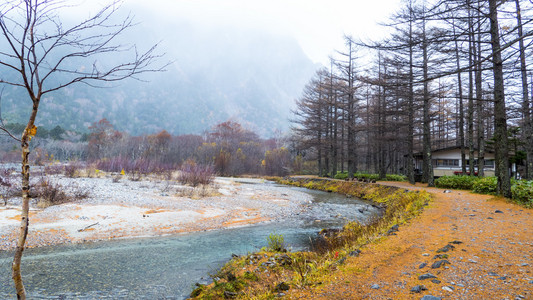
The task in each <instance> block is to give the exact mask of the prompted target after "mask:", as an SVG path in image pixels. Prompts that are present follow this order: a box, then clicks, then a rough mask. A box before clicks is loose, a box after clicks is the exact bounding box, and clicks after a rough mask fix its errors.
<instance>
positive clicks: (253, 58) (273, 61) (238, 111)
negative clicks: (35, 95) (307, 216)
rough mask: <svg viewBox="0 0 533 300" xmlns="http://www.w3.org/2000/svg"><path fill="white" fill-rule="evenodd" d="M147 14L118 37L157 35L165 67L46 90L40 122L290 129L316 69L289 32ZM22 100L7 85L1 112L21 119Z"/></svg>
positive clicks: (140, 128) (136, 130)
mask: <svg viewBox="0 0 533 300" xmlns="http://www.w3.org/2000/svg"><path fill="white" fill-rule="evenodd" d="M149 20H150V22H146V21H145V22H142V23H141V24H139V25H137V26H136V27H135V28H134V30H132V31H130V32H129V33H128V34H127V35H126V36H124V37H123V38H124V39H125V40H127V41H135V42H136V43H138V44H139V43H140V44H139V48H141V49H142V48H147V47H149V46H148V45H150V44H153V43H156V42H158V41H161V44H160V51H161V52H166V54H165V57H164V58H163V60H165V61H166V60H169V61H172V64H171V65H169V66H168V68H167V71H166V72H160V73H150V74H146V75H143V76H142V77H141V80H142V81H137V80H133V79H128V80H126V81H123V82H120V83H114V85H108V86H107V87H106V88H93V87H90V86H87V85H84V84H78V85H74V86H71V87H68V88H65V89H63V90H60V91H57V92H54V93H52V94H49V95H47V96H46V97H45V98H44V99H43V101H42V104H41V107H40V111H39V115H38V118H37V125H39V126H45V127H47V128H53V127H55V126H56V125H60V126H61V127H63V128H66V129H72V130H78V131H87V128H88V126H89V125H90V124H92V123H93V122H96V121H98V120H100V119H102V118H107V119H108V120H109V121H110V122H111V123H112V124H113V125H114V126H115V127H116V128H117V129H118V130H121V131H126V132H128V133H130V134H132V135H138V134H146V133H154V132H158V131H161V130H163V129H165V130H167V131H169V132H170V133H173V134H186V133H201V132H203V131H204V130H206V129H209V128H210V127H212V126H213V125H215V124H217V123H220V122H223V121H226V120H228V119H231V120H234V121H238V122H241V123H242V124H243V125H244V126H245V127H247V128H249V129H251V130H254V131H256V132H257V133H259V134H260V135H262V136H269V135H270V134H271V133H272V132H273V131H274V130H276V129H280V130H286V129H287V128H288V124H289V122H288V117H289V115H290V109H292V108H293V106H294V99H295V98H297V97H298V96H299V95H300V93H301V90H302V88H303V86H304V85H305V84H306V83H307V81H308V80H309V78H310V77H311V76H312V75H313V73H314V71H315V70H316V68H317V66H316V65H315V64H313V63H312V62H311V61H310V60H309V58H307V57H306V55H305V54H304V52H303V51H302V49H301V48H300V46H299V45H298V43H297V41H296V40H295V39H294V38H291V37H288V36H283V35H274V34H271V33H267V32H265V31H261V30H259V29H250V28H246V27H240V26H236V25H229V24H226V25H219V26H203V25H201V24H195V23H193V22H191V21H189V20H185V19H183V20H173V21H172V22H168V20H164V19H163V20H159V19H158V18H157V16H151V17H150V18H149ZM106 60H107V62H111V61H112V60H113V57H108V58H104V59H103V60H102V61H103V62H104V63H105V62H106ZM26 99H27V96H26V94H25V93H24V91H23V90H21V89H19V90H15V89H13V88H10V87H7V88H6V90H5V91H4V95H3V99H2V113H3V117H4V119H5V120H7V121H8V122H20V123H25V122H26V121H27V114H28V113H29V109H31V107H30V106H29V103H30V101H29V99H28V100H26Z"/></svg>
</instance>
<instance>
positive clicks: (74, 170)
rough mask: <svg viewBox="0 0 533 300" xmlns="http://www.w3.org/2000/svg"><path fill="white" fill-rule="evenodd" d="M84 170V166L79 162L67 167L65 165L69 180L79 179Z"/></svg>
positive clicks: (71, 163) (69, 164)
mask: <svg viewBox="0 0 533 300" xmlns="http://www.w3.org/2000/svg"><path fill="white" fill-rule="evenodd" d="M83 168H84V166H83V165H82V164H81V163H80V162H77V161H74V162H70V163H68V164H67V165H65V168H64V170H65V176H67V177H69V178H74V177H77V176H79V174H80V170H82V169H83Z"/></svg>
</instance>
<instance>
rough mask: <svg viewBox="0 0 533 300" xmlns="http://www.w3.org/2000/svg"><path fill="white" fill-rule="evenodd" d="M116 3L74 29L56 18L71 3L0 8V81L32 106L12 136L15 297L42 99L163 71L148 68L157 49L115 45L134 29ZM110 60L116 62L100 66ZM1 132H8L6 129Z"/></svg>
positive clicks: (29, 0) (17, 3)
mask: <svg viewBox="0 0 533 300" xmlns="http://www.w3.org/2000/svg"><path fill="white" fill-rule="evenodd" d="M120 4H121V1H118V0H113V1H111V2H110V3H109V4H107V5H106V6H104V7H103V8H102V9H100V10H99V11H98V12H96V14H94V16H90V17H88V18H87V19H85V20H83V21H81V22H79V23H77V24H74V25H66V22H63V19H62V15H61V14H62V13H63V12H64V11H66V10H68V9H70V8H72V1H65V0H8V1H3V3H2V4H0V39H1V40H2V41H1V46H0V83H2V84H4V85H8V86H12V87H16V88H22V89H24V90H25V91H26V92H27V95H28V96H29V100H30V102H28V106H29V107H31V112H30V114H29V117H28V123H27V124H26V128H25V130H24V132H23V133H22V136H21V137H20V138H17V137H15V136H12V137H13V138H14V139H15V140H17V141H18V142H20V145H21V150H22V219H21V225H20V234H19V237H18V243H17V247H16V250H15V254H14V259H13V264H12V277H13V281H14V283H15V288H16V291H17V298H18V299H25V298H26V291H25V289H24V285H23V282H22V276H21V271H20V264H21V260H22V253H23V251H24V247H25V243H26V236H27V234H28V223H29V222H28V221H29V220H28V210H29V200H30V198H29V191H30V185H29V179H30V165H29V155H30V147H29V144H30V141H31V139H32V137H33V136H35V134H36V132H37V127H36V126H35V120H36V117H37V113H38V111H39V105H40V104H41V100H42V99H43V96H45V95H47V94H49V93H51V92H54V91H57V90H61V89H63V88H66V87H69V86H72V85H74V84H77V83H85V84H88V85H96V84H98V82H110V81H119V80H123V79H126V78H131V77H133V78H135V77H136V75H138V74H140V73H143V72H148V71H161V70H162V69H163V68H164V66H162V67H156V68H154V67H152V66H153V63H154V62H155V60H156V59H157V58H159V57H160V55H158V54H156V53H155V50H156V46H153V47H152V48H150V49H148V50H147V51H145V52H138V51H137V49H136V47H135V46H127V45H122V44H120V43H118V42H117V38H118V37H119V36H120V35H121V34H123V33H124V32H125V31H126V30H127V29H130V28H131V27H132V26H134V25H135V24H134V22H133V17H132V16H130V15H128V16H126V17H125V18H123V19H121V20H120V21H116V18H115V15H116V12H117V10H118V9H119V7H120ZM63 16H64V15H63ZM118 54H120V56H119V55H118ZM109 56H112V57H113V58H114V59H116V61H114V62H113V63H112V64H111V65H110V66H105V61H109V58H107V59H105V58H106V57H109ZM21 101H23V100H22V99H21ZM0 129H1V130H3V131H5V132H7V129H6V128H5V127H1V128H0Z"/></svg>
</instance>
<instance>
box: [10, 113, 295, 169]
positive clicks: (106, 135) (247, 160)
mask: <svg viewBox="0 0 533 300" xmlns="http://www.w3.org/2000/svg"><path fill="white" fill-rule="evenodd" d="M7 127H8V128H11V127H13V128H15V127H17V126H10V125H8V126H7ZM88 130H89V132H88V133H77V132H71V131H67V130H64V129H62V128H61V127H56V128H54V129H52V130H50V131H49V130H46V129H45V128H40V127H39V128H37V134H36V135H35V137H34V143H33V146H32V152H34V153H35V155H34V156H33V162H34V163H36V164H39V165H46V164H50V163H53V162H54V161H62V162H68V161H78V162H86V163H89V164H92V163H95V164H96V165H100V166H109V165H113V167H112V168H111V169H112V170H116V169H117V168H118V170H119V171H120V170H121V169H126V170H127V169H128V168H129V167H127V166H132V165H137V166H139V167H140V166H146V167H150V168H152V169H157V168H159V169H165V170H168V169H177V168H179V167H180V166H182V165H183V164H184V163H186V162H189V163H194V164H198V165H202V166H212V167H213V169H214V171H215V172H216V173H217V174H218V175H221V176H236V175H243V174H265V175H278V176H283V175H286V174H288V173H289V172H299V171H301V168H302V164H301V163H300V164H298V159H296V160H295V157H294V156H293V155H292V154H291V153H292V152H291V151H290V149H289V147H288V144H289V140H288V139H287V138H284V137H281V135H280V136H279V137H277V138H269V139H262V138H260V137H259V136H258V135H257V134H256V133H254V132H252V131H250V130H248V129H245V128H244V127H243V126H242V125H241V124H239V123H238V122H234V121H226V122H222V123H219V124H217V125H215V126H213V127H212V128H211V129H210V130H206V131H205V132H204V134H203V135H193V134H186V135H178V136H175V135H172V134H170V133H168V132H167V131H166V130H161V131H160V132H158V133H154V134H149V135H142V136H131V135H129V134H127V133H126V132H120V131H118V130H116V129H115V127H114V126H113V124H111V123H110V122H109V121H108V120H107V119H102V120H100V121H98V122H94V123H93V124H92V125H91V126H90V127H89V128H88ZM13 132H14V133H17V131H16V130H15V131H13ZM40 132H42V133H40ZM44 133H47V135H45V134H44ZM8 145H9V144H7V143H6V144H5V145H4V147H3V149H1V150H0V154H1V156H2V161H4V162H7V161H10V160H16V159H18V156H19V153H18V151H14V150H13V148H12V147H9V146H8ZM141 161H143V163H142V164H139V162H141ZM104 162H107V163H104ZM98 163H99V164H98ZM136 163H137V164H136Z"/></svg>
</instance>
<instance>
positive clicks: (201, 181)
mask: <svg viewBox="0 0 533 300" xmlns="http://www.w3.org/2000/svg"><path fill="white" fill-rule="evenodd" d="M213 178H214V170H213V167H211V166H200V165H197V164H196V163H194V162H191V161H187V162H185V163H184V164H183V166H182V167H181V169H180V173H179V175H178V181H179V182H180V183H182V184H188V185H191V186H193V187H196V186H198V185H208V184H210V183H211V182H212V181H213Z"/></svg>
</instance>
